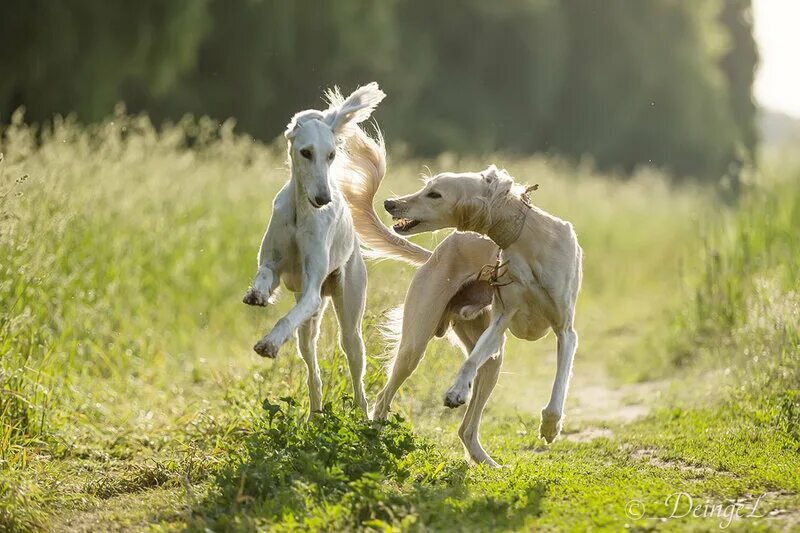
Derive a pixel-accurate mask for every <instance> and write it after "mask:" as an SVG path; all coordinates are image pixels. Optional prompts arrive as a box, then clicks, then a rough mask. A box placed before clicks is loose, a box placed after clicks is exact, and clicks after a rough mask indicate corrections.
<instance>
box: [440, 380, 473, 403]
mask: <svg viewBox="0 0 800 533" xmlns="http://www.w3.org/2000/svg"><path fill="white" fill-rule="evenodd" d="M471 388H472V383H467V385H466V387H465V386H459V384H458V383H456V384H455V385H453V386H452V387H450V390H448V391H447V393H446V394H445V395H444V406H445V407H449V408H451V409H453V408H455V407H459V406H462V405H464V404H465V403H467V400H468V399H469V391H470V389H471Z"/></svg>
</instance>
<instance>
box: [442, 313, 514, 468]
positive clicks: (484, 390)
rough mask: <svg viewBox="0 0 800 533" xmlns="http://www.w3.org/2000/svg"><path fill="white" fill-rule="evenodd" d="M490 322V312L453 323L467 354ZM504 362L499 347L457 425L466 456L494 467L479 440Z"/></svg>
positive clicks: (480, 371) (479, 376)
mask: <svg viewBox="0 0 800 533" xmlns="http://www.w3.org/2000/svg"><path fill="white" fill-rule="evenodd" d="M488 325H489V320H488V314H487V313H485V314H483V315H481V316H479V317H478V318H476V319H474V320H470V321H457V322H454V323H453V330H454V331H455V333H456V335H458V338H459V339H460V340H461V343H462V344H463V346H464V349H465V351H466V352H467V355H469V353H471V352H472V350H473V349H474V348H475V344H476V343H477V342H478V339H479V338H480V336H481V334H482V333H483V332H484V330H485V329H486V327H487V326H488ZM502 364H503V348H500V354H499V355H498V356H497V357H495V358H491V359H489V360H488V361H486V362H485V363H484V364H483V366H481V367H480V368H479V369H478V374H477V376H476V377H475V385H474V389H475V390H474V391H473V393H472V399H471V400H470V402H469V405H468V406H467V411H466V413H464V419H463V420H462V421H461V425H460V426H459V428H458V437H459V438H460V439H461V442H462V443H463V444H464V451H465V452H466V455H467V459H468V460H469V459H471V460H473V461H475V462H476V463H484V464H487V465H489V466H491V467H497V466H499V465H498V464H497V463H496V462H494V460H493V459H492V458H491V457H490V456H489V454H488V453H486V450H484V449H483V446H482V445H481V443H480V423H481V416H482V415H483V409H484V407H485V406H486V402H487V401H488V400H489V396H490V395H491V394H492V390H494V387H495V385H496V384H497V378H498V377H499V376H500V367H501V366H502Z"/></svg>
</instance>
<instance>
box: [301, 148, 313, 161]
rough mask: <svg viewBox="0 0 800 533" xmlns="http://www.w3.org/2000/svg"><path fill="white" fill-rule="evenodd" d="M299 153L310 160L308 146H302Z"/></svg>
mask: <svg viewBox="0 0 800 533" xmlns="http://www.w3.org/2000/svg"><path fill="white" fill-rule="evenodd" d="M300 155H302V156H303V157H305V158H306V159H308V160H309V161H310V160H311V150H309V149H308V148H303V149H302V150H300Z"/></svg>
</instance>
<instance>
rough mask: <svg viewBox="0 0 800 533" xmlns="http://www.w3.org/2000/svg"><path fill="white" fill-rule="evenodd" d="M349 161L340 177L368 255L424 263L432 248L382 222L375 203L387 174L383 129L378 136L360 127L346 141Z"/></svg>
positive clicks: (417, 263)
mask: <svg viewBox="0 0 800 533" xmlns="http://www.w3.org/2000/svg"><path fill="white" fill-rule="evenodd" d="M345 151H346V153H347V155H346V157H347V158H348V161H347V163H346V165H345V166H346V168H347V172H345V173H344V176H343V179H342V180H340V182H339V184H340V188H341V190H342V192H343V193H344V196H345V199H346V200H347V203H348V204H349V205H350V211H351V212H352V214H353V223H354V225H355V229H356V233H358V236H359V238H360V239H361V243H362V244H364V245H365V246H366V247H367V251H366V255H367V256H368V257H372V258H389V259H397V260H400V261H405V262H406V263H410V264H412V265H415V266H419V265H422V264H423V263H425V262H426V261H427V260H428V258H430V256H431V252H430V250H426V249H425V248H422V247H421V246H417V245H416V244H414V243H412V242H411V241H408V240H406V239H404V238H402V237H400V236H399V235H396V234H395V233H393V232H392V231H391V230H390V229H389V228H387V227H386V226H384V225H383V222H381V219H380V218H379V217H378V214H377V213H376V212H375V208H374V207H373V205H372V202H373V201H374V199H375V194H376V193H377V192H378V187H380V185H381V181H383V177H384V176H385V175H386V146H385V144H384V142H383V136H382V135H381V132H380V130H376V134H375V138H372V137H370V136H369V135H367V133H366V132H365V131H364V130H362V129H361V128H360V127H359V128H358V129H357V131H355V133H354V134H353V135H351V136H350V137H348V138H347V140H346V141H345Z"/></svg>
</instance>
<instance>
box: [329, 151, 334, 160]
mask: <svg viewBox="0 0 800 533" xmlns="http://www.w3.org/2000/svg"><path fill="white" fill-rule="evenodd" d="M334 157H336V152H331V153H329V154H328V161H333V158H334Z"/></svg>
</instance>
